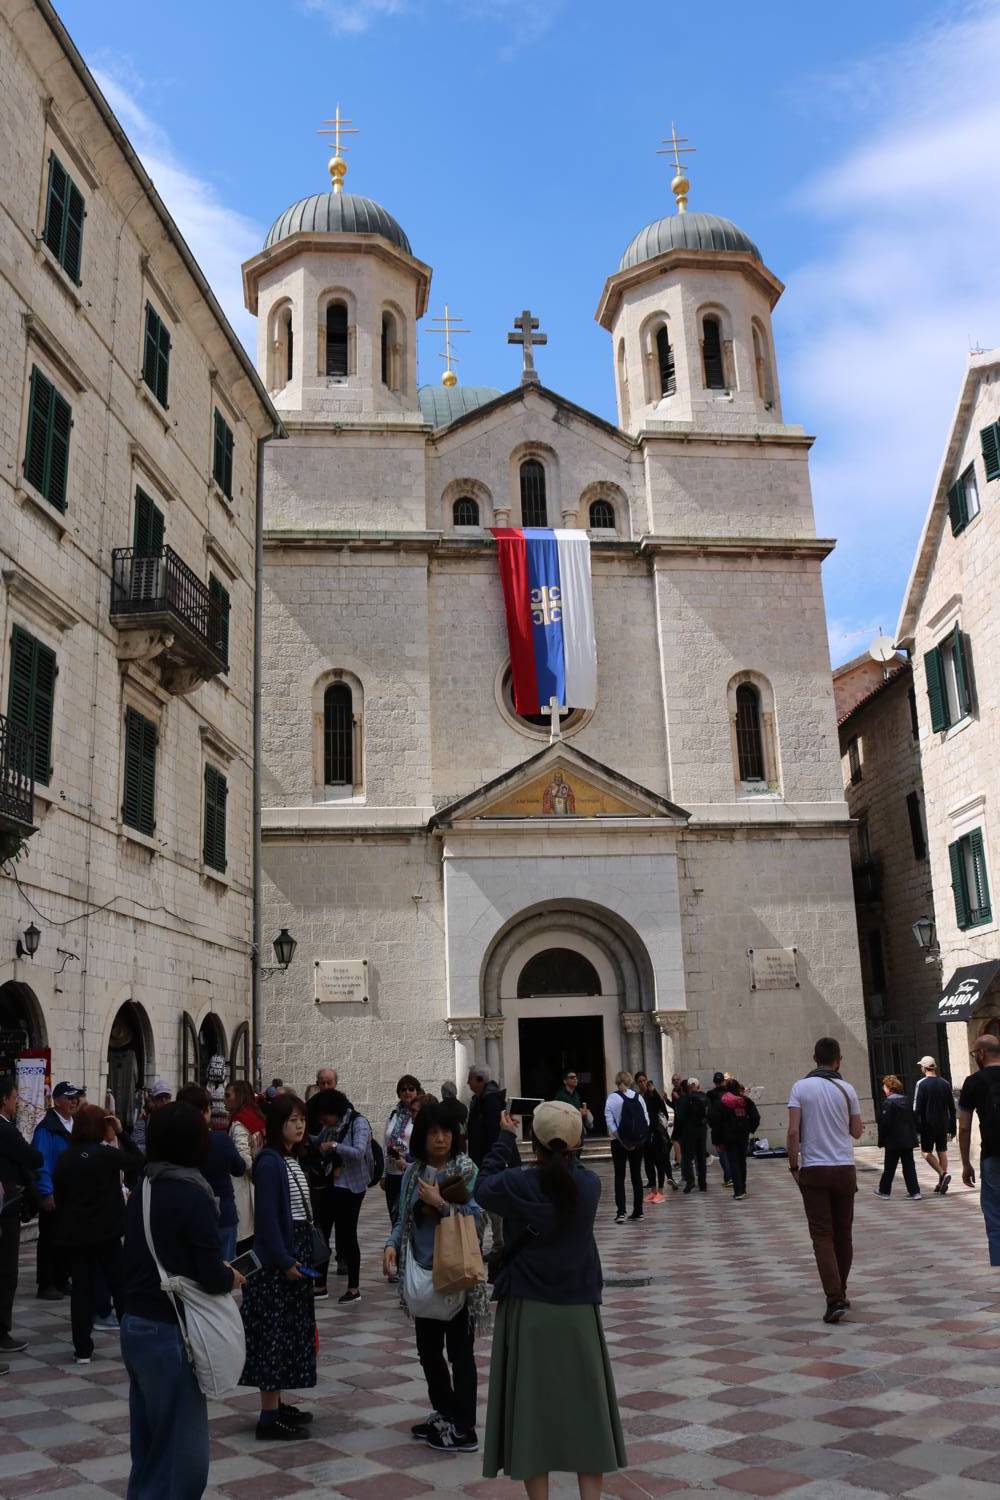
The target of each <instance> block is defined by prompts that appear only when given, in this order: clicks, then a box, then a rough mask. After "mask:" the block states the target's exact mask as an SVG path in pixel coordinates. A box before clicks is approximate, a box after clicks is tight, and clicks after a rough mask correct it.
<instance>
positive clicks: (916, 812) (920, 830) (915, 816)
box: [906, 792, 927, 859]
mask: <svg viewBox="0 0 1000 1500" xmlns="http://www.w3.org/2000/svg"><path fill="white" fill-rule="evenodd" d="M906 816H907V817H908V818H909V820H910V838H911V840H912V841H913V858H914V859H926V858H927V840H926V838H925V837H924V822H923V818H922V817H921V813H920V795H919V793H917V792H908V793H907V796H906Z"/></svg>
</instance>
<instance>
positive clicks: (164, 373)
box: [156, 322, 170, 406]
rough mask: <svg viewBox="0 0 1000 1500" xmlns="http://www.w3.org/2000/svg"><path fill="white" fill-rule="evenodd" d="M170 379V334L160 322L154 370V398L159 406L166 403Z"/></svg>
mask: <svg viewBox="0 0 1000 1500" xmlns="http://www.w3.org/2000/svg"><path fill="white" fill-rule="evenodd" d="M169 379H170V335H169V333H168V332H167V325H166V324H165V323H163V322H161V323H160V338H159V349H158V363H157V370H156V399H157V400H158V401H159V402H160V404H161V406H166V404H167V385H168V382H169Z"/></svg>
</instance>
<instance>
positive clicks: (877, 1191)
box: [872, 1188, 892, 1198]
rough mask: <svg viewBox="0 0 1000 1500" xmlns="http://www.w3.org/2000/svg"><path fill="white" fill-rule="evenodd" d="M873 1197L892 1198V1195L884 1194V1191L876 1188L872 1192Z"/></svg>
mask: <svg viewBox="0 0 1000 1500" xmlns="http://www.w3.org/2000/svg"><path fill="white" fill-rule="evenodd" d="M872 1197H873V1198H891V1197H892V1194H891V1193H883V1191H882V1189H881V1188H875V1189H873V1191H872Z"/></svg>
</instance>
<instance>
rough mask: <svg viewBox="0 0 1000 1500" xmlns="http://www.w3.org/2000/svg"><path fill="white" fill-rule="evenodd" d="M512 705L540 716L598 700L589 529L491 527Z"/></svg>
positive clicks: (586, 706) (587, 704)
mask: <svg viewBox="0 0 1000 1500" xmlns="http://www.w3.org/2000/svg"><path fill="white" fill-rule="evenodd" d="M493 535H494V536H495V537H496V541H497V551H498V554H499V559H500V580H501V582H502V584H503V598H504V606H505V609H506V612H507V638H508V640H509V642H510V665H511V674H512V676H513V680H514V707H515V709H516V710H517V712H518V713H519V714H538V713H541V711H542V708H543V707H548V705H549V704H550V703H551V702H552V700H553V699H555V701H556V703H557V704H558V706H559V707H560V708H594V707H595V705H596V703H597V642H596V640H595V638H594V596H593V589H592V587H591V578H590V538H589V537H588V535H587V533H586V532H585V531H569V530H549V529H548V528H542V527H532V526H526V527H524V528H523V529H521V528H494V530H493Z"/></svg>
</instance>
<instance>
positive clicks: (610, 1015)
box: [244, 157, 867, 1134]
mask: <svg viewBox="0 0 1000 1500" xmlns="http://www.w3.org/2000/svg"><path fill="white" fill-rule="evenodd" d="M345 171H346V166H345V164H344V163H343V162H342V161H341V160H339V158H336V157H335V158H334V161H333V162H332V163H331V174H332V177H333V190H332V191H331V192H327V193H319V194H314V195H312V196H309V197H306V198H303V199H301V200H300V201H298V202H296V203H294V204H293V205H292V206H291V207H290V208H289V209H287V210H286V211H285V212H283V213H282V214H281V215H280V216H279V217H278V218H277V219H276V220H275V223H274V225H273V226H272V228H271V230H270V232H269V234H268V236H267V239H266V242H265V244H264V246H263V248H262V250H261V252H260V254H259V255H257V256H255V257H254V258H253V259H252V260H250V261H249V262H248V263H247V264H246V265H245V266H244V284H245V290H246V298H247V306H248V307H249V308H250V310H251V311H252V312H253V313H255V314H256V316H257V318H258V367H259V369H260V372H261V375H262V377H263V378H264V379H265V382H266V384H267V387H268V389H269V391H270V392H271V395H272V399H273V400H274V403H275V406H276V408H277V409H278V411H279V412H280V413H281V416H282V421H283V423H284V426H285V428H286V429H287V431H288V433H289V439H288V441H287V442H283V443H280V444H274V445H272V446H271V447H269V448H268V449H267V451H266V455H265V525H266V529H265V575H264V585H265V588H264V592H265V601H266V602H265V642H266V645H265V663H264V672H263V691H264V704H265V708H264V716H263V720H264V733H265V740H264V763H263V770H262V776H263V792H264V807H263V814H262V820H263V839H264V865H265V874H266V887H265V911H266V917H265V927H266V930H268V931H271V930H274V929H276V928H280V927H288V928H289V929H290V930H291V931H292V932H293V934H294V935H295V937H296V938H297V939H298V940H299V951H298V955H297V957H296V961H295V963H294V964H293V965H292V967H291V968H290V969H289V970H288V972H287V973H285V974H283V975H279V976H277V977H276V978H274V979H273V981H272V982H270V983H269V984H268V986H267V990H266V1002H265V1006H264V1028H263V1030H264V1060H265V1073H266V1074H270V1073H272V1072H273V1073H275V1074H279V1075H280V1076H281V1077H283V1078H284V1079H285V1080H286V1081H288V1082H291V1083H295V1084H297V1085H298V1086H299V1087H300V1088H301V1087H302V1086H304V1084H305V1083H306V1082H307V1081H308V1080H309V1079H310V1078H311V1077H312V1076H313V1073H314V1071H315V1068H316V1066H317V1064H319V1063H329V1064H333V1065H336V1066H337V1067H338V1069H339V1071H340V1078H341V1082H342V1084H343V1086H344V1087H346V1088H347V1089H348V1090H349V1091H350V1093H351V1096H352V1098H353V1099H354V1101H355V1103H356V1104H358V1105H359V1107H363V1108H365V1109H366V1110H367V1111H368V1112H369V1113H371V1114H372V1116H373V1118H377V1117H379V1116H381V1115H382V1113H383V1111H384V1110H385V1109H387V1108H388V1105H389V1103H390V1101H391V1100H392V1099H393V1098H394V1089H395V1081H396V1079H397V1077H398V1076H399V1074H400V1073H402V1072H403V1071H404V1070H407V1071H414V1072H415V1073H416V1074H417V1075H418V1076H419V1077H420V1078H421V1080H422V1082H423V1083H424V1084H425V1085H426V1086H427V1087H430V1088H435V1089H436V1088H437V1087H438V1086H439V1084H440V1083H441V1081H442V1080H445V1079H448V1078H457V1080H458V1082H459V1083H460V1084H464V1079H465V1072H466V1070H467V1068H468V1064H469V1062H470V1061H471V1060H472V1059H473V1058H480V1059H484V1060H485V1061H486V1062H487V1063H488V1064H489V1065H490V1066H491V1067H492V1069H493V1070H494V1073H495V1074H496V1075H497V1076H498V1077H500V1078H502V1080H503V1081H504V1083H505V1084H506V1086H507V1088H508V1090H509V1091H510V1093H511V1094H517V1093H519V1092H524V1093H527V1094H548V1093H551V1092H552V1090H553V1089H554V1088H555V1087H556V1086H557V1084H558V1081H559V1079H560V1077H561V1071H562V1070H563V1069H564V1067H565V1066H566V1065H568V1064H572V1065H573V1066H574V1067H575V1068H576V1069H577V1070H578V1071H579V1073H580V1074H581V1080H582V1085H583V1090H584V1093H585V1095H586V1096H587V1097H588V1098H589V1099H590V1101H591V1102H592V1103H593V1104H594V1105H595V1106H597V1108H598V1115H599V1117H600V1114H601V1108H600V1107H601V1105H602V1104H603V1097H604V1090H605V1088H606V1087H608V1086H609V1085H611V1084H612V1082H613V1079H614V1076H615V1073H616V1071H617V1070H618V1068H619V1067H621V1066H622V1065H623V1064H624V1065H627V1066H628V1067H630V1068H635V1067H637V1066H639V1065H640V1064H643V1065H644V1066H645V1067H646V1068H647V1069H648V1070H649V1071H650V1072H651V1073H652V1074H654V1075H655V1076H657V1077H659V1076H661V1075H662V1074H664V1073H666V1074H667V1075H669V1074H670V1073H671V1072H672V1071H673V1070H675V1069H677V1070H682V1071H684V1072H686V1073H688V1074H691V1073H694V1072H698V1073H700V1074H701V1076H702V1077H705V1076H706V1074H707V1075H708V1076H709V1077H710V1076H711V1072H712V1071H713V1069H714V1068H716V1067H732V1068H734V1069H735V1070H738V1072H739V1075H740V1076H741V1077H742V1078H743V1080H744V1081H745V1082H746V1083H747V1084H748V1085H749V1086H756V1087H757V1088H759V1090H760V1097H761V1110H762V1115H763V1119H764V1128H765V1132H770V1133H771V1134H773V1133H774V1132H776V1131H779V1130H780V1129H782V1128H783V1124H784V1121H785V1118H786V1110H785V1105H786V1101H787V1097H788V1094H787V1090H788V1085H789V1081H790V1080H791V1079H792V1078H794V1077H796V1076H797V1075H798V1074H799V1073H800V1072H801V1071H802V1070H803V1069H804V1068H805V1067H807V1066H808V1065H809V1058H810V1055H811V1050H812V1045H813V1042H814V1041H815V1039H816V1037H817V1036H820V1035H823V1034H824V1033H829V1032H835V1033H836V1034H837V1035H839V1036H840V1037H842V1039H843V1044H844V1048H845V1057H846V1066H847V1068H848V1070H849V1072H850V1074H851V1076H852V1077H853V1078H855V1079H856V1080H859V1081H860V1082H862V1086H863V1080H864V1078H865V1076H866V1075H867V1058H866V1053H865V1023H864V1011H863V1004H862V993H861V976H860V972H859V966H858V954H857V935H856V925H855V914H854V902H853V894H852V886H851V864H850V847H849V833H850V824H849V819H848V810H847V807H846V804H845V801H844V789H843V785H842V783H841V778H840V767H839V751H838V744H837V736H836V722H835V715H834V704H833V692H832V686H831V679H830V664H829V653H828V648H827V639H826V623H825V618H824V609H823V599H822V589H821V582H820V564H821V562H822V559H823V558H824V557H825V556H826V555H827V554H828V552H829V551H830V548H831V546H832V543H831V542H829V541H826V540H823V539H820V538H817V536H816V531H815V523H814V517H813V509H812V502H811V497H810V490H809V472H808V453H809V448H810V445H811V441H812V440H811V438H809V437H808V436H807V435H806V433H805V431H804V430H803V429H802V428H801V427H799V426H796V425H794V424H791V423H788V422H786V420H785V418H784V417H783V415H782V410H781V397H780V393H779V385H778V372H777V369H776V365H775V360H774V353H773V342H772V335H771V316H772V311H773V309H774V307H775V304H776V303H777V301H778V298H779V296H780V294H781V291H782V285H781V282H780V281H779V280H778V278H777V277H776V276H775V275H774V273H773V272H772V271H770V270H769V269H768V268H767V266H766V264H765V262H764V260H763V256H762V254H761V252H760V250H759V249H758V248H757V246H756V245H755V244H754V243H753V241H752V240H751V239H750V238H749V236H748V235H746V234H745V233H744V232H743V231H742V230H740V229H739V228H738V227H737V226H736V225H734V224H732V223H730V222H729V221H728V220H725V219H720V218H718V217H717V216H715V215H713V214H702V213H687V212H685V211H683V209H684V204H683V203H681V202H680V201H679V208H680V211H678V212H677V213H674V214H672V215H668V216H667V217H663V218H658V219H657V220H655V221H654V222H653V223H651V224H650V225H648V226H647V227H646V228H645V229H643V230H642V231H640V233H639V234H637V235H636V236H635V238H634V239H633V240H632V241H631V243H630V244H628V246H627V248H626V250H625V253H624V255H623V257H622V260H621V262H620V265H619V266H618V267H617V268H614V269H613V270H612V273H611V275H610V276H609V278H608V280H607V282H606V285H605V287H604V289H603V292H602V293H601V297H600V303H599V307H598V310H597V314H596V316H597V318H598V320H599V322H600V324H601V326H602V327H603V328H605V329H606V331H607V333H608V335H609V369H608V373H609V378H612V379H613V380H614V382H615V390H616V396H617V402H618V421H617V423H609V422H607V421H605V420H603V419H602V418H600V417H597V416H595V415H594V414H593V413H591V412H588V411H586V410H584V409H582V408H581V407H580V406H579V405H577V404H575V403H574V402H573V401H572V400H571V399H567V398H566V397H565V396H562V395H560V394H558V393H556V392H554V391H552V390H551V389H549V388H547V387H546V386H545V384H544V383H543V381H544V369H543V371H542V373H541V376H539V374H538V373H537V372H536V371H534V370H532V369H531V368H527V367H526V368H525V370H524V371H523V374H522V378H521V381H520V383H519V384H517V385H515V386H514V388H513V389H510V390H506V391H501V390H500V389H499V388H497V387H492V386H464V387H463V386H459V385H457V384H455V383H453V378H452V382H449V381H448V380H446V382H445V383H444V384H443V385H442V386H436V387H432V386H428V385H424V386H420V385H419V384H418V378H417V364H416V339H417V325H418V320H419V319H420V318H421V317H422V316H423V314H424V312H425V310H426V309H427V307H428V299H429V289H430V280H431V270H430V267H429V266H428V265H427V264H426V262H425V261H424V260H422V259H420V258H419V256H418V254H417V253H416V252H415V250H414V249H413V248H411V245H410V242H409V240H408V238H407V235H406V233H405V231H404V229H403V227H402V226H401V225H400V224H399V223H398V222H397V221H396V220H395V219H394V218H393V217H392V216H391V215H390V214H389V213H388V212H387V211H386V210H385V209H384V208H382V207H381V205H379V204H378V203H375V202H373V201H372V200H371V199H368V198H363V197H360V196H357V195H354V194H351V193H346V192H344V191H343V175H344V172H345ZM674 186H675V191H678V192H679V186H680V187H683V188H684V190H685V192H686V187H687V184H686V181H685V180H684V179H683V177H682V175H681V174H678V180H677V182H675V185H674ZM631 227H632V226H628V225H623V235H622V239H623V243H624V242H625V241H626V239H627V234H628V231H630V229H631ZM442 232H443V233H446V232H447V231H446V226H442ZM484 232H488V226H484ZM523 299H524V291H523V289H522V290H518V289H517V288H516V287H512V288H511V305H512V311H514V310H515V309H517V308H521V307H523V306H524V300H523ZM520 326H521V327H522V330H523V328H524V326H525V324H524V320H520ZM547 332H548V333H549V335H550V336H551V337H555V336H556V330H554V329H551V328H550V329H548V330H547ZM504 342H505V338H504V331H503V330H500V329H498V330H497V344H498V350H497V353H498V362H499V359H500V358H504V359H506V360H508V361H509V360H510V359H511V358H512V356H511V355H510V354H509V352H507V351H505V352H504V354H503V355H501V354H500V346H501V345H503V344H504ZM538 358H539V361H540V362H541V361H542V360H543V359H544V354H542V353H540V354H539V356H538ZM522 525H528V526H542V527H545V526H548V527H560V526H561V527H564V528H570V529H583V530H586V531H588V532H589V535H590V554H591V561H592V571H593V596H594V612H595V621H596V626H595V628H596V639H597V651H598V669H597V677H598V683H597V701H596V705H594V706H588V707H584V708H576V707H574V706H573V705H572V704H567V705H566V710H567V711H566V714H565V716H564V718H563V722H562V725H561V730H560V737H559V738H553V737H552V736H551V731H550V727H549V725H548V723H547V722H546V721H544V719H543V718H542V717H541V716H537V715H536V716H534V717H531V716H523V715H520V714H519V713H518V712H517V711H516V709H515V706H514V704H513V701H512V698H511V686H510V682H511V678H510V664H509V652H508V642H507V634H506V629H505V623H504V606H503V599H502V594H501V585H500V578H499V575H498V567H497V551H496V544H495V542H494V539H493V537H492V535H491V531H490V528H493V527H507V526H513V527H519V526H522Z"/></svg>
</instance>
